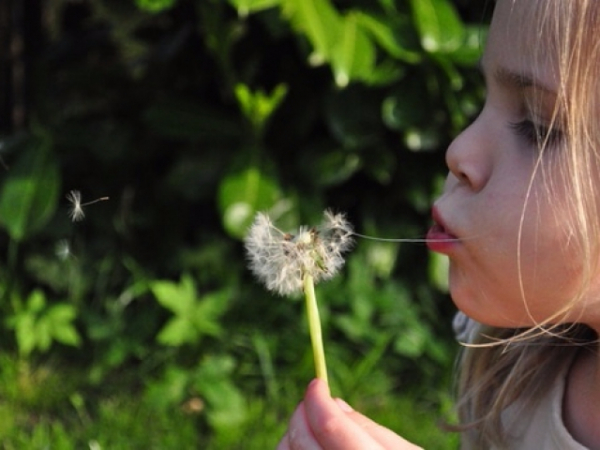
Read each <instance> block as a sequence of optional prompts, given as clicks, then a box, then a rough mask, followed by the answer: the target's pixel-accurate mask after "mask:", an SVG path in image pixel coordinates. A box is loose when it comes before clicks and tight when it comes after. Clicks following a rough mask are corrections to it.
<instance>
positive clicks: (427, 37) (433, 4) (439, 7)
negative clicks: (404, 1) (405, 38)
mask: <svg viewBox="0 0 600 450" xmlns="http://www.w3.org/2000/svg"><path fill="white" fill-rule="evenodd" d="M411 6H412V10H413V15H414V20H415V24H416V26H417V29H418V30H419V34H420V36H421V45H422V46H423V48H424V49H425V50H426V51H428V52H430V53H438V52H440V53H449V52H453V51H455V50H456V49H458V48H459V47H460V46H461V45H462V44H463V42H464V37H465V29H464V26H463V23H462V21H461V19H460V16H459V15H458V12H457V11H456V8H455V7H454V5H453V4H452V3H451V2H450V1H449V0H411Z"/></svg>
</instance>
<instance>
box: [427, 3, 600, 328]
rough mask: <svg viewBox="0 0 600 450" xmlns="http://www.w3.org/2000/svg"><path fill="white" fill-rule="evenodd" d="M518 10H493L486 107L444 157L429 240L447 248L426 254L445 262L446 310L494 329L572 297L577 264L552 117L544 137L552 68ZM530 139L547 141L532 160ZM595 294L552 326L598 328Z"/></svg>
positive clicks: (535, 320) (534, 319) (551, 104)
mask: <svg viewBox="0 0 600 450" xmlns="http://www.w3.org/2000/svg"><path fill="white" fill-rule="evenodd" d="M528 3H529V4H530V6H531V2H530V1H529V0H528V1H526V2H513V1H511V0H499V1H498V2H497V4H496V9H495V12H494V17H493V20H492V24H491V28H490V34H489V38H488V43H487V48H486V50H485V53H484V56H483V59H482V72H483V75H484V77H485V80H486V84H487V97H486V102H485V105H484V108H483V110H482V112H481V114H480V115H479V117H478V118H477V119H476V120H475V122H473V123H472V124H471V125H470V126H469V127H468V128H467V129H466V130H464V131H463V133H462V134H460V135H459V136H458V137H457V138H456V139H455V140H454V142H453V143H452V144H451V145H450V147H449V149H448V151H447V155H446V160H447V164H448V167H449V169H450V173H449V175H448V178H447V181H446V185H445V191H444V194H443V195H442V197H441V198H440V199H439V200H438V201H437V202H436V204H435V206H434V219H435V220H436V225H434V227H433V228H432V231H431V233H430V237H449V238H457V239H456V241H453V242H438V243H432V244H430V247H431V249H432V250H434V251H438V252H441V253H444V254H447V255H448V256H449V259H450V272H449V286H450V293H451V295H452V298H453V300H454V302H455V303H456V304H457V306H458V307H459V308H460V309H461V310H463V311H464V312H465V313H466V314H467V315H468V316H470V317H472V318H473V319H475V320H477V321H480V322H482V323H485V324H487V325H491V326H498V327H528V326H532V325H535V324H539V323H541V322H543V321H545V320H546V319H548V318H551V317H553V315H554V314H555V313H557V312H558V311H561V310H562V308H563V307H564V306H566V305H567V304H568V303H569V302H570V300H572V299H573V297H574V296H575V295H577V294H579V293H580V288H581V269H582V262H581V260H582V254H581V252H580V251H579V250H578V249H579V248H580V247H578V246H577V245H575V244H574V242H573V241H574V240H573V239H570V237H571V238H572V233H571V232H570V230H569V225H568V224H569V223H571V222H570V220H569V215H570V214H571V213H572V208H571V207H570V202H569V196H568V195H567V192H566V188H565V183H564V180H565V178H564V176H563V175H561V174H560V172H559V171H558V170H557V165H556V163H557V158H556V156H557V155H558V154H560V152H561V151H565V148H564V147H565V146H564V143H562V137H563V136H562V135H561V132H560V127H561V123H560V114H559V115H558V117H557V119H556V123H555V128H553V131H550V132H547V131H545V130H547V129H548V127H549V126H550V122H551V121H552V118H553V114H554V110H555V105H556V100H557V98H556V92H557V88H558V85H559V80H558V79H557V78H556V73H557V70H556V69H557V66H556V64H555V62H553V61H552V58H551V57H550V56H546V57H545V56H544V55H545V53H546V54H548V55H549V54H550V53H551V52H549V51H548V52H540V47H539V46H540V45H543V43H540V42H539V39H536V36H535V26H531V27H530V28H531V30H530V31H527V30H526V29H525V30H524V27H523V24H522V23H519V22H518V21H516V20H514V19H515V18H516V17H519V15H520V14H521V13H522V12H523V11H521V10H522V9H523V8H527V7H528V6H526V4H528ZM529 33H530V34H529ZM535 46H537V48H536V47H535ZM534 52H535V56H534ZM536 130H537V131H536ZM540 135H541V136H542V138H541V139H542V140H543V139H544V138H545V137H547V146H546V148H545V149H544V151H543V154H542V156H541V157H540V150H539V145H538V139H539V136H540ZM599 286H600V283H599V282H598V280H592V283H591V285H590V287H589V289H590V290H588V291H586V292H587V294H588V295H586V296H585V297H584V300H585V301H582V302H579V303H578V305H579V306H577V307H576V308H575V309H573V310H572V311H571V312H570V313H569V316H568V317H562V316H561V318H560V320H559V321H561V322H570V321H578V322H586V323H588V324H589V325H591V326H594V324H595V325H598V324H600V306H594V304H593V301H592V300H590V299H592V298H597V297H598V296H597V295H595V294H597V293H599V292H600V289H599V288H598V287H599ZM597 329H598V328H597Z"/></svg>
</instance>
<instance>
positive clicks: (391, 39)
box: [354, 11, 421, 64]
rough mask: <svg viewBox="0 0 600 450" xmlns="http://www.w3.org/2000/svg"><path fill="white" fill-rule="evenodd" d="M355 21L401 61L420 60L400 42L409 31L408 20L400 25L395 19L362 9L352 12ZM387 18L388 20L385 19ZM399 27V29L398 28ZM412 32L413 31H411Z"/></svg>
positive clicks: (419, 56)
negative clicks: (393, 20)
mask: <svg viewBox="0 0 600 450" xmlns="http://www.w3.org/2000/svg"><path fill="white" fill-rule="evenodd" d="M354 16H355V18H356V20H357V22H358V23H359V24H360V25H361V26H362V27H363V28H364V29H365V30H366V31H367V32H368V33H370V34H371V36H373V38H374V39H375V41H376V42H377V44H379V45H380V46H381V47H382V48H383V49H384V50H385V51H387V52H388V53H389V54H390V55H392V56H394V57H395V58H398V59H400V60H402V61H406V62H408V63H412V64H415V63H417V62H419V61H420V60H421V55H420V54H419V53H418V52H417V51H416V49H412V48H410V47H409V46H407V45H406V43H405V42H402V41H401V39H402V38H404V39H406V37H405V36H406V35H407V34H409V33H411V32H412V31H411V30H412V27H411V23H410V22H408V21H407V22H405V23H403V25H404V26H402V27H401V24H399V23H398V22H397V21H396V22H392V21H391V20H389V19H388V18H382V17H378V16H375V15H373V14H369V13H366V12H362V11H360V12H359V11H357V12H354ZM386 19H388V20H386ZM400 28H401V29H400ZM412 33H413V34H414V32H412Z"/></svg>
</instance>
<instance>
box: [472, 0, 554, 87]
mask: <svg viewBox="0 0 600 450" xmlns="http://www.w3.org/2000/svg"><path fill="white" fill-rule="evenodd" d="M539 1H540V0H498V1H497V2H496V8H495V10H494V15H493V18H492V23H491V27H490V33H489V37H488V42H487V45H486V50H485V52H484V56H483V64H484V66H485V67H486V69H488V70H491V71H493V72H496V71H498V70H500V71H505V72H509V73H515V74H523V75H527V76H529V77H534V78H535V79H537V80H539V82H540V84H541V85H544V86H548V87H550V88H552V89H554V87H556V86H557V85H558V79H557V73H558V70H557V66H558V64H557V55H556V54H555V52H553V49H555V46H554V45H552V44H553V40H552V36H551V35H550V34H549V33H550V32H551V27H548V26H543V21H545V20H546V19H547V18H543V17H541V12H542V11H543V10H544V8H540V6H543V5H540V4H538V2H539ZM542 1H545V2H550V1H552V0H542ZM554 25H556V23H554Z"/></svg>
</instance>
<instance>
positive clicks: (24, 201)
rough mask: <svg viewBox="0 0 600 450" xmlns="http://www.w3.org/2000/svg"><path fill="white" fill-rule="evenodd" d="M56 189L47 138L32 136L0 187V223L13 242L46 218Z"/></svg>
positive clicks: (53, 161)
mask: <svg viewBox="0 0 600 450" xmlns="http://www.w3.org/2000/svg"><path fill="white" fill-rule="evenodd" d="M59 190H60V173H59V168H58V163H57V162H56V159H55V157H54V155H53V153H52V151H51V143H50V140H49V139H48V138H46V137H43V138H42V137H38V138H34V139H32V140H31V142H30V144H29V146H28V147H27V148H25V149H24V150H23V153H22V155H21V156H20V158H19V159H18V160H17V162H16V163H15V164H14V166H12V167H11V169H10V171H9V172H8V176H7V177H6V180H5V181H4V184H3V186H2V189H1V190H0V225H2V226H3V227H4V228H5V229H6V230H7V231H8V234H9V235H10V236H11V238H13V239H14V240H15V241H17V242H21V241H23V240H24V239H25V238H27V237H29V236H30V235H32V234H33V233H35V232H36V231H38V230H40V229H41V228H43V227H44V226H45V225H46V223H47V222H48V221H49V220H50V218H51V217H52V215H53V214H54V211H55V210H56V206H57V203H58V195H59Z"/></svg>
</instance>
